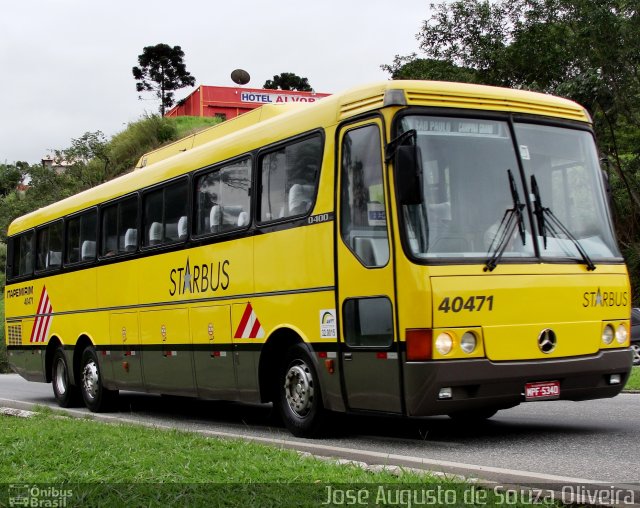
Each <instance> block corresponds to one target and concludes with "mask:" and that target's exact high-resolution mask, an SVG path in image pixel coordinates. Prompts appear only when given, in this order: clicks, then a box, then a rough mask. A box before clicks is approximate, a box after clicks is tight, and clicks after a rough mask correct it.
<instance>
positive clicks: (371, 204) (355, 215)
mask: <svg viewBox="0 0 640 508" xmlns="http://www.w3.org/2000/svg"><path fill="white" fill-rule="evenodd" d="M382 132H383V129H382V125H381V122H379V121H378V120H377V119H376V120H371V121H367V122H359V123H354V124H350V125H347V126H345V128H344V129H343V130H342V131H341V133H340V144H339V146H340V149H339V150H340V153H339V160H340V176H339V178H338V180H339V181H338V183H337V185H338V194H337V199H338V206H337V210H338V211H337V214H336V220H337V223H338V238H337V239H336V242H335V245H336V249H337V252H336V259H337V263H338V268H337V273H338V284H337V286H338V288H337V294H338V296H337V300H338V301H337V306H338V315H339V322H340V324H341V333H340V334H339V335H340V339H339V341H340V344H339V351H340V353H339V354H340V362H341V367H342V368H341V372H342V376H343V390H344V393H343V396H344V398H345V401H346V404H347V406H348V408H349V409H363V410H374V411H384V412H401V410H402V405H401V391H400V361H399V359H398V342H397V337H396V334H395V325H394V316H395V312H394V305H395V303H394V276H393V265H392V259H393V257H392V255H391V248H392V247H391V242H390V239H389V238H390V235H389V224H388V221H387V216H388V209H387V203H386V201H387V200H386V199H385V181H384V172H383V155H382V143H381V139H382V137H381V136H382Z"/></svg>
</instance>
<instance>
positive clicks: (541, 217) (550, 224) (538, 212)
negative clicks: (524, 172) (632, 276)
mask: <svg viewBox="0 0 640 508" xmlns="http://www.w3.org/2000/svg"><path fill="white" fill-rule="evenodd" d="M531 192H533V196H534V199H535V203H534V211H533V213H534V214H535V216H536V222H537V224H538V232H539V233H540V235H541V236H542V241H543V244H544V248H545V250H546V248H547V230H548V231H549V232H550V233H551V234H552V235H553V236H554V237H555V238H559V236H560V235H558V231H557V230H556V228H557V229H559V230H560V232H561V233H562V234H564V235H565V236H566V237H567V238H568V239H569V240H571V242H572V243H573V245H575V247H576V249H577V251H578V253H579V254H580V257H582V260H583V261H584V263H585V264H586V265H587V270H589V271H593V270H595V269H596V265H595V264H594V263H593V261H591V258H590V257H589V254H587V252H586V251H585V250H584V248H583V247H582V245H581V244H580V240H578V239H577V238H576V237H575V236H573V234H572V233H571V231H569V230H568V229H567V227H566V226H565V225H564V224H563V223H562V222H561V221H560V219H558V217H556V216H555V215H554V214H553V212H552V211H551V210H550V209H549V208H545V207H544V206H542V200H541V199H540V189H539V188H538V182H537V181H536V177H535V175H531Z"/></svg>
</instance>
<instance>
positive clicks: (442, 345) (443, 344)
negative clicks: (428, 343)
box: [436, 333, 453, 355]
mask: <svg viewBox="0 0 640 508" xmlns="http://www.w3.org/2000/svg"><path fill="white" fill-rule="evenodd" d="M436 349H437V350H438V353H440V354H441V355H448V354H449V353H451V350H452V349H453V339H452V338H451V335H449V334H448V333H441V334H440V335H438V337H437V338H436Z"/></svg>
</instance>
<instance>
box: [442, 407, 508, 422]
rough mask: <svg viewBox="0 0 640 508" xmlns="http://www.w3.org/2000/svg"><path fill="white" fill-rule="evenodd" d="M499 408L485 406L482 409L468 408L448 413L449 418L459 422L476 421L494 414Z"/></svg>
mask: <svg viewBox="0 0 640 508" xmlns="http://www.w3.org/2000/svg"><path fill="white" fill-rule="evenodd" d="M498 411H499V409H495V408H491V407H487V408H483V409H470V410H467V411H457V412H455V413H451V414H449V415H448V416H449V418H451V419H452V420H454V421H456V422H460V423H465V422H466V423H478V422H483V421H485V420H488V419H489V418H491V417H492V416H494V415H495V414H496V413H497V412H498Z"/></svg>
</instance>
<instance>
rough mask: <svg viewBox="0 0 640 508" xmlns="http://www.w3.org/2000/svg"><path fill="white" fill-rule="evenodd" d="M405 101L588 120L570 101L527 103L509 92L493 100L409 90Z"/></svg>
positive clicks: (457, 94)
mask: <svg viewBox="0 0 640 508" xmlns="http://www.w3.org/2000/svg"><path fill="white" fill-rule="evenodd" d="M541 97H542V96H541ZM407 102H408V103H409V105H415V106H433V107H443V108H465V109H466V108H472V109H484V110H492V111H512V112H514V113H528V114H532V115H545V116H555V117H562V118H572V119H574V120H580V121H583V122H584V121H585V120H588V119H587V118H586V117H585V114H584V110H583V109H582V108H581V107H580V106H578V105H577V104H576V105H573V104H571V103H569V101H565V103H560V102H559V101H558V100H556V99H552V100H549V101H545V100H544V99H540V98H537V100H527V97H526V96H523V97H522V98H520V97H517V96H515V94H512V93H505V95H504V96H503V97H492V96H489V95H473V94H468V95H466V94H462V93H457V92H454V93H447V92H446V91H445V90H437V91H433V92H431V91H417V90H411V91H409V90H408V91H407Z"/></svg>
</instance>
